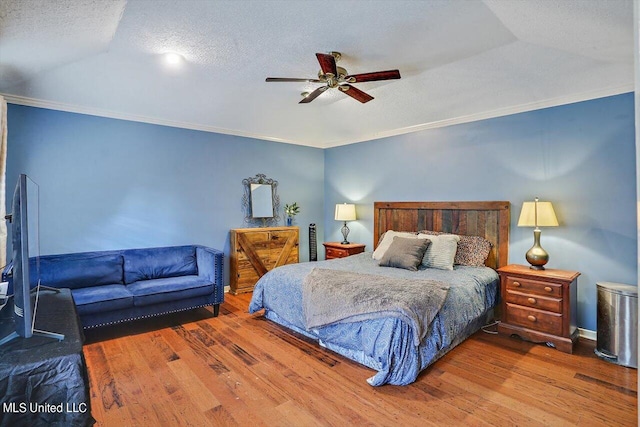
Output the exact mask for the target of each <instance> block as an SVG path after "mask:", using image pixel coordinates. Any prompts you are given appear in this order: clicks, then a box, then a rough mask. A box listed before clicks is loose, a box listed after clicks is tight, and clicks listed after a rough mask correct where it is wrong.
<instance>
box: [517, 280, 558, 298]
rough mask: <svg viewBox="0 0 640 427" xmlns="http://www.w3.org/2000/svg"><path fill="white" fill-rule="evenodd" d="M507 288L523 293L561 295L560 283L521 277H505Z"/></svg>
mask: <svg viewBox="0 0 640 427" xmlns="http://www.w3.org/2000/svg"><path fill="white" fill-rule="evenodd" d="M507 290H517V291H519V292H524V293H533V294H536V295H546V296H553V297H562V285H561V284H558V283H552V282H542V281H539V280H532V279H525V278H522V277H512V276H508V277H507Z"/></svg>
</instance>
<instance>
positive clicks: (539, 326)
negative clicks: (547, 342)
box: [506, 303, 562, 335]
mask: <svg viewBox="0 0 640 427" xmlns="http://www.w3.org/2000/svg"><path fill="white" fill-rule="evenodd" d="M506 316H507V318H506V322H507V323H509V324H512V325H519V326H524V327H525V328H528V329H532V330H536V331H539V332H545V333H547V334H551V335H561V334H562V315H561V314H558V313H552V312H549V311H542V310H536V309H535V308H527V307H523V306H520V305H515V304H509V303H507V313H506Z"/></svg>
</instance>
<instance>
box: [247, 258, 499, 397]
mask: <svg viewBox="0 0 640 427" xmlns="http://www.w3.org/2000/svg"><path fill="white" fill-rule="evenodd" d="M314 267H318V268H327V269H334V270H345V271H352V272H358V273H365V274H379V275H384V276H389V277H404V278H412V277H413V278H420V279H431V280H437V281H442V282H446V283H448V284H449V285H450V289H449V293H448V295H447V298H446V300H445V302H444V304H443V307H442V309H441V310H440V312H439V313H438V314H437V315H436V317H435V319H434V320H433V322H432V323H431V327H430V330H429V331H428V332H427V335H426V337H425V338H424V339H423V340H422V342H421V343H420V345H419V346H417V347H416V346H415V345H414V344H413V342H412V339H411V337H412V331H411V329H410V326H409V325H408V324H406V323H404V322H403V321H401V320H399V319H396V318H385V319H374V320H367V321H361V322H353V323H338V324H334V325H330V326H326V327H322V328H314V329H312V330H309V331H307V330H305V320H304V314H303V312H302V282H303V280H304V277H305V276H306V275H307V274H308V273H309V272H310V271H311V270H312V269H313V268H314ZM497 293H498V275H497V273H496V272H495V271H494V270H492V269H490V268H487V267H464V266H456V267H455V269H454V270H453V271H447V270H437V269H422V270H419V271H417V272H414V271H408V270H402V269H397V268H387V267H379V266H378V265H377V262H376V261H375V260H373V259H372V258H371V252H365V253H362V254H358V255H354V256H350V257H347V258H341V259H334V260H329V261H319V262H308V263H300V264H289V265H285V266H282V267H279V268H276V269H274V270H272V271H270V272H268V273H267V274H266V275H264V276H263V277H262V278H261V279H260V280H259V281H258V283H257V284H256V287H255V288H254V291H253V297H252V299H251V303H250V305H249V312H251V313H255V312H256V311H259V310H261V309H263V308H264V309H265V316H266V317H267V318H268V319H270V320H273V321H275V322H277V323H280V324H282V325H284V326H286V327H288V328H291V329H293V330H295V331H297V332H300V333H303V334H305V335H307V336H309V337H312V338H314V339H317V340H318V341H319V343H320V344H321V345H322V346H325V347H326V348H328V349H330V350H333V351H335V352H337V353H339V354H341V355H343V356H345V357H348V358H349V359H352V360H355V361H356V362H359V363H361V364H363V365H365V366H368V367H370V368H372V369H374V370H376V371H378V373H377V374H376V375H374V376H373V377H371V378H369V379H368V380H367V381H368V382H369V384H371V385H373V386H379V385H383V384H396V385H405V384H410V383H412V382H413V381H415V379H416V378H417V376H418V374H419V373H420V371H422V370H423V369H425V368H426V367H427V366H429V365H430V364H431V363H433V362H434V361H436V360H437V359H438V358H440V357H441V356H442V355H444V354H445V353H446V352H447V351H449V350H450V349H451V348H453V347H455V346H456V345H457V344H459V343H460V342H462V341H463V340H464V339H466V338H467V337H468V336H469V335H471V334H472V333H474V332H476V331H477V330H478V329H479V328H480V327H481V326H482V325H483V324H484V322H485V321H486V320H487V319H486V318H487V315H488V314H489V313H490V312H491V311H492V308H493V307H494V305H495V303H496V300H497Z"/></svg>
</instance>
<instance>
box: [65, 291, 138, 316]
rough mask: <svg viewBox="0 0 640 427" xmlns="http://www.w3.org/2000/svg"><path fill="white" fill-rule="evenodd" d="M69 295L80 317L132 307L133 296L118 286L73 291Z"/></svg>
mask: <svg viewBox="0 0 640 427" xmlns="http://www.w3.org/2000/svg"><path fill="white" fill-rule="evenodd" d="M71 294H72V295H73V299H74V301H75V302H76V307H77V309H78V314H80V315H83V314H90V313H98V312H104V311H112V310H120V309H123V308H129V307H133V294H132V293H131V291H129V290H128V289H127V288H126V286H124V285H120V284H113V285H103V286H91V287H88V288H79V289H73V290H72V291H71Z"/></svg>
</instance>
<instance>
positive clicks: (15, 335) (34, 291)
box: [0, 285, 64, 346]
mask: <svg viewBox="0 0 640 427" xmlns="http://www.w3.org/2000/svg"><path fill="white" fill-rule="evenodd" d="M40 291H52V292H55V293H58V292H60V289H58V288H52V287H50V286H44V285H38V286H36V287H35V288H33V289H32V290H31V294H32V295H33V294H35V298H36V301H35V304H34V310H33V316H34V322H33V325H34V326H35V319H36V318H37V316H38V301H39V298H40ZM3 323H4V322H3ZM7 323H9V322H7ZM31 334H32V337H35V336H39V337H47V338H53V339H56V340H58V341H62V340H63V339H64V334H59V333H57V332H49V331H43V330H41V329H36V328H35V327H33V328H32V330H31ZM16 338H20V335H18V333H17V332H15V331H13V332H11V333H10V334H9V335H7V336H5V337H4V338H2V339H0V346H2V345H4V344H6V343H8V342H10V341H13V340H14V339H16ZM30 338H31V337H30Z"/></svg>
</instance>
